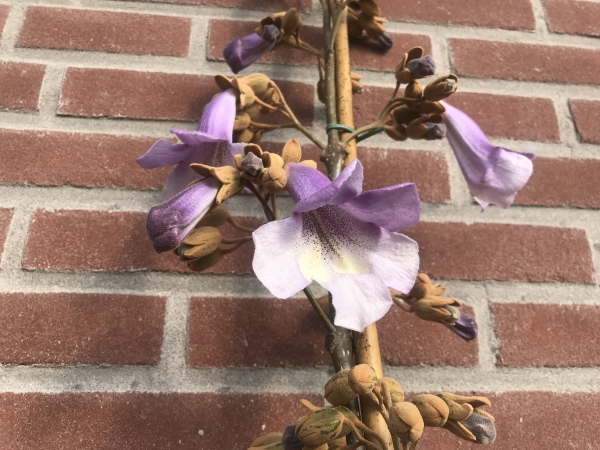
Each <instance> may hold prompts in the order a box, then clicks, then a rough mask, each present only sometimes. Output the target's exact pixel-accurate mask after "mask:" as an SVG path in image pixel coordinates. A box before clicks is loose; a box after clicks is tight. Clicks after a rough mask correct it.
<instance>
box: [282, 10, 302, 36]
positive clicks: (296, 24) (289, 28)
mask: <svg viewBox="0 0 600 450" xmlns="http://www.w3.org/2000/svg"><path fill="white" fill-rule="evenodd" d="M301 25H302V21H301V20H300V14H298V10H297V9H296V8H291V9H289V10H288V11H287V12H286V13H285V15H284V16H283V19H282V22H281V29H282V30H283V34H286V35H288V36H296V35H297V34H298V30H299V29H300V26H301Z"/></svg>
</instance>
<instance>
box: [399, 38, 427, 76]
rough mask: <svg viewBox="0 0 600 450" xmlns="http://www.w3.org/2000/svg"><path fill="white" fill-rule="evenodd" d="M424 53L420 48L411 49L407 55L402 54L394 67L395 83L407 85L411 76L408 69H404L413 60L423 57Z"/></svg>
mask: <svg viewBox="0 0 600 450" xmlns="http://www.w3.org/2000/svg"><path fill="white" fill-rule="evenodd" d="M423 53H425V51H424V50H423V48H422V47H413V48H411V49H410V50H409V51H408V52H407V53H405V54H404V57H403V58H402V60H401V61H400V63H399V64H398V65H397V66H396V73H395V74H396V81H397V82H398V83H401V84H406V83H409V82H410V81H411V80H412V79H413V76H412V74H411V72H410V70H409V69H407V68H406V65H407V64H408V63H409V62H410V61H412V60H414V59H419V58H421V57H422V56H423Z"/></svg>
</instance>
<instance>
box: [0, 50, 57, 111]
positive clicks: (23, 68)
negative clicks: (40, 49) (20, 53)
mask: <svg viewBox="0 0 600 450" xmlns="http://www.w3.org/2000/svg"><path fill="white" fill-rule="evenodd" d="M45 73H46V66H42V65H40V64H28V63H17V62H6V61H4V62H0V108H8V109H22V110H27V111H37V110H38V100H39V97H40V89H41V88H42V81H44V74H45Z"/></svg>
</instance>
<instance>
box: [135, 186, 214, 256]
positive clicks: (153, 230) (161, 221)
mask: <svg viewBox="0 0 600 450" xmlns="http://www.w3.org/2000/svg"><path fill="white" fill-rule="evenodd" d="M220 187H221V183H220V182H219V180H217V179H216V178H208V179H206V180H204V181H202V182H200V183H195V184H193V185H192V186H190V187H188V188H187V189H185V190H183V191H182V192H180V193H179V194H177V195H176V196H175V197H173V198H171V199H170V200H168V201H167V202H165V203H162V204H160V205H157V206H153V207H152V208H150V211H149V212H148V217H147V218H146V231H147V232H148V237H149V238H150V239H151V240H152V245H154V249H155V250H156V251H157V252H158V253H162V252H166V251H169V250H173V249H174V248H176V247H177V246H179V244H181V243H182V242H183V240H184V239H185V237H186V236H187V235H188V234H189V233H190V231H192V229H193V228H194V227H195V226H196V224H197V223H198V222H199V221H200V219H202V217H203V216H204V214H206V213H207V212H208V210H209V209H210V207H211V206H212V205H213V203H214V201H215V198H216V197H217V193H218V192H219V188H220Z"/></svg>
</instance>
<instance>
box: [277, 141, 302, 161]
mask: <svg viewBox="0 0 600 450" xmlns="http://www.w3.org/2000/svg"><path fill="white" fill-rule="evenodd" d="M301 159H302V147H300V142H298V141H297V140H296V139H290V140H289V141H287V142H286V143H285V145H284V146H283V150H282V151H281V160H282V161H283V165H286V164H287V163H299V162H300V160H301Z"/></svg>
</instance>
